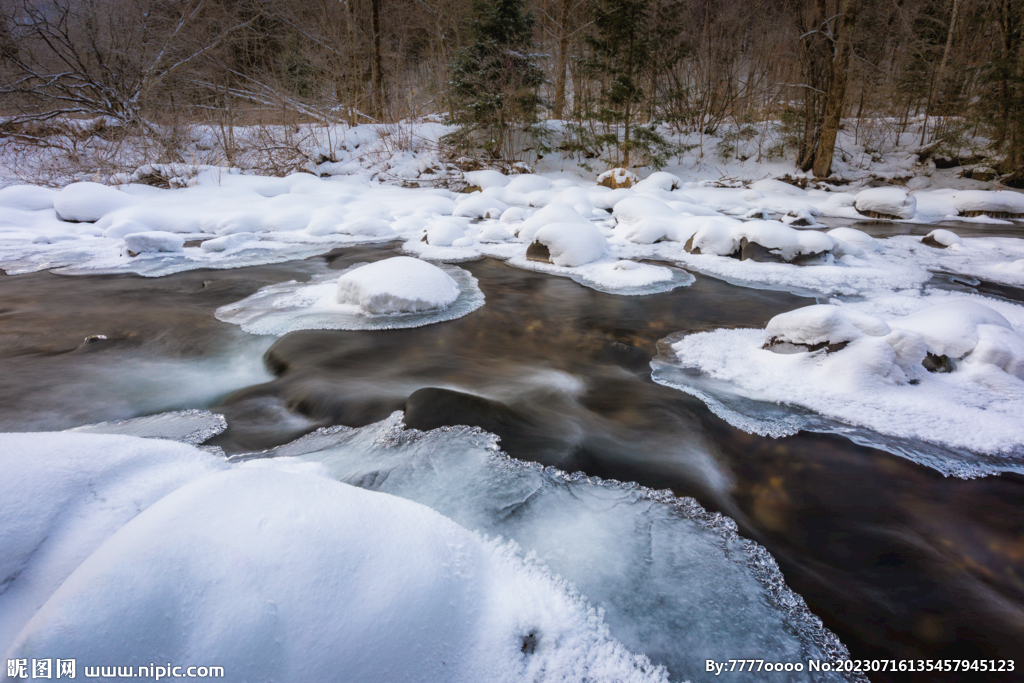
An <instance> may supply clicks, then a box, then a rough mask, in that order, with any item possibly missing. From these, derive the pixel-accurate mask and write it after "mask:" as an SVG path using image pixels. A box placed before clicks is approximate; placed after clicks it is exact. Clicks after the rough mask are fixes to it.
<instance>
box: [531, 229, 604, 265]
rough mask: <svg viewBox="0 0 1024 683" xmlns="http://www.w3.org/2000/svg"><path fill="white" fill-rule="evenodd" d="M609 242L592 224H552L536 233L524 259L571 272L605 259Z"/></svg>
mask: <svg viewBox="0 0 1024 683" xmlns="http://www.w3.org/2000/svg"><path fill="white" fill-rule="evenodd" d="M607 248H608V242H607V240H605V238H604V235H602V234H601V232H600V231H599V230H598V229H597V228H596V227H595V226H594V225H593V224H592V223H551V224H549V225H545V226H544V227H543V228H541V229H540V230H538V231H537V232H536V234H535V235H534V236H533V243H532V244H531V245H530V248H529V250H528V253H527V258H529V259H531V260H536V261H548V262H550V263H553V264H555V265H556V266H562V267H567V268H574V267H576V266H582V265H583V264H585V263H590V262H591V261H596V260H597V259H599V258H601V257H602V256H604V254H605V251H606V250H607Z"/></svg>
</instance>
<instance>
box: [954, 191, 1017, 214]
mask: <svg viewBox="0 0 1024 683" xmlns="http://www.w3.org/2000/svg"><path fill="white" fill-rule="evenodd" d="M946 198H947V199H948V200H949V201H950V202H951V203H952V204H953V206H954V207H955V208H956V211H957V212H958V213H959V214H960V215H961V216H978V215H981V214H987V215H1010V216H1024V194H1022V193H1020V192H1011V191H1009V190H1000V191H996V192H989V191H987V190H958V191H956V192H952V193H950V194H948V195H947V197H946Z"/></svg>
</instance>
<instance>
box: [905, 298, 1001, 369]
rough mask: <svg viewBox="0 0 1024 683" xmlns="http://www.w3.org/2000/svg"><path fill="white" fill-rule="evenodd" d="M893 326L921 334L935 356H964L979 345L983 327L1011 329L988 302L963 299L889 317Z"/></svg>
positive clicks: (955, 357) (952, 357) (929, 350)
mask: <svg viewBox="0 0 1024 683" xmlns="http://www.w3.org/2000/svg"><path fill="white" fill-rule="evenodd" d="M890 325H891V326H892V327H894V328H898V329H901V330H907V331H909V332H914V333H916V334H919V335H920V336H921V337H922V338H923V339H924V340H925V342H926V343H927V344H928V352H929V353H931V354H934V355H936V356H947V357H949V358H951V359H957V360H958V359H961V358H963V357H964V356H966V355H967V354H969V353H971V351H973V350H974V349H975V347H976V346H977V345H978V341H979V339H980V337H979V335H980V334H981V333H982V330H981V328H983V327H1001V328H1004V329H1008V330H1012V329H1013V328H1012V327H1011V326H1010V323H1009V322H1008V321H1007V320H1006V318H1004V317H1003V316H1002V315H1000V314H999V313H997V312H996V311H993V310H992V309H991V308H989V307H988V306H984V305H982V304H979V303H976V302H974V301H968V300H966V299H960V300H956V301H950V302H947V303H942V304H938V305H936V306H932V307H931V308H927V309H925V310H923V311H920V312H918V313H914V314H913V315H908V316H905V317H903V318H896V319H894V320H892V321H890Z"/></svg>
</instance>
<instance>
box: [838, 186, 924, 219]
mask: <svg viewBox="0 0 1024 683" xmlns="http://www.w3.org/2000/svg"><path fill="white" fill-rule="evenodd" d="M854 207H856V209H857V211H859V212H861V213H862V214H864V215H867V216H873V217H875V218H913V217H914V213H915V212H916V211H917V200H916V199H914V196H913V195H911V194H907V191H906V190H902V189H900V188H898V187H872V188H870V189H867V190H862V191H860V192H858V193H857V199H856V200H855V201H854Z"/></svg>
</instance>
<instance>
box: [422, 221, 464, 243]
mask: <svg viewBox="0 0 1024 683" xmlns="http://www.w3.org/2000/svg"><path fill="white" fill-rule="evenodd" d="M465 236H466V228H465V226H464V225H463V223H461V222H460V221H457V220H452V219H450V218H449V219H442V220H439V221H434V222H433V223H431V224H430V225H429V226H427V229H426V232H425V233H424V235H423V238H422V241H424V242H426V243H427V244H429V245H431V246H434V247H450V246H452V245H453V244H454V243H455V242H457V241H459V240H460V239H463V238H464V237H465Z"/></svg>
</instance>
